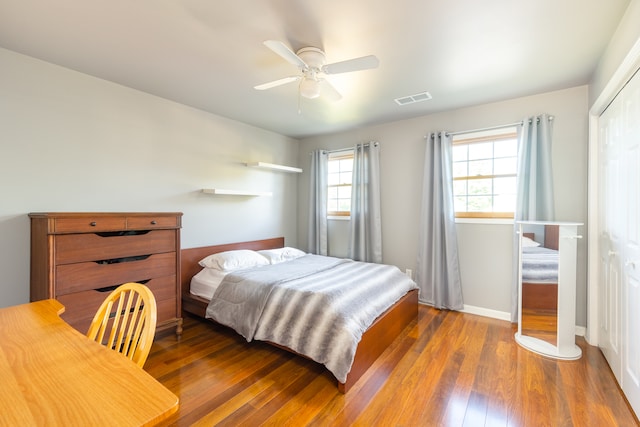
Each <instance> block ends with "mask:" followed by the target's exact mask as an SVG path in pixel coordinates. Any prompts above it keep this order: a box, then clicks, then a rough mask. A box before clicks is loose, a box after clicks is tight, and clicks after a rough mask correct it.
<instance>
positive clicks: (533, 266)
mask: <svg viewBox="0 0 640 427" xmlns="http://www.w3.org/2000/svg"><path fill="white" fill-rule="evenodd" d="M522 281H523V282H525V283H558V251H556V250H554V249H548V248H545V247H542V246H538V247H529V248H522Z"/></svg>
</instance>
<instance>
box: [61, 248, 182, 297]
mask: <svg viewBox="0 0 640 427" xmlns="http://www.w3.org/2000/svg"><path fill="white" fill-rule="evenodd" d="M176 269H177V266H176V253H175V252H167V253H163V254H153V255H150V256H148V257H145V258H144V259H135V258H133V259H124V260H122V262H117V263H111V264H107V263H105V264H100V263H96V262H80V263H75V264H63V265H59V266H56V289H57V290H56V296H58V295H66V294H69V293H73V292H79V291H87V290H91V289H99V288H103V287H107V286H114V285H119V284H121V283H126V282H140V281H144V280H149V279H153V278H156V277H163V276H171V275H175V273H176Z"/></svg>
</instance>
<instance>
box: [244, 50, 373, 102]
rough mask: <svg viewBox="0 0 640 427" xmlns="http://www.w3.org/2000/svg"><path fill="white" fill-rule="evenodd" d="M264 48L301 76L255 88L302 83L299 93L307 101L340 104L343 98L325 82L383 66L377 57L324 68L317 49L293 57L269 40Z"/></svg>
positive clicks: (323, 59) (335, 63)
mask: <svg viewBox="0 0 640 427" xmlns="http://www.w3.org/2000/svg"><path fill="white" fill-rule="evenodd" d="M264 45H265V46H267V47H268V48H269V49H271V50H272V51H274V52H275V53H277V54H278V55H280V56H281V57H282V58H284V59H285V60H287V61H288V62H290V63H291V64H293V65H295V66H296V67H298V68H299V69H300V72H301V74H299V75H296V76H289V77H285V78H282V79H279V80H275V81H272V82H269V83H264V84H261V85H258V86H255V89H257V90H265V89H271V88H274V87H276V86H281V85H284V84H287V83H293V82H298V81H299V82H300V85H299V93H300V95H301V96H304V97H305V98H309V99H314V98H317V97H319V96H320V95H321V94H322V95H323V96H326V97H327V98H328V99H330V100H333V101H338V100H340V99H341V98H342V95H340V93H339V92H338V91H337V90H336V89H335V88H334V87H333V85H332V84H331V83H329V81H328V80H327V79H326V78H325V77H326V76H327V75H329V74H339V73H350V72H352V71H361V70H369V69H371V68H376V67H378V64H379V63H380V62H379V61H378V58H376V57H375V56H374V55H368V56H361V57H359V58H353V59H347V60H345V61H340V62H334V63H332V64H325V62H326V58H325V54H324V52H323V51H322V50H321V49H318V48H316V47H303V48H302V49H299V50H298V51H297V52H296V53H293V51H292V50H291V49H289V48H288V47H287V46H286V45H285V44H284V43H282V42H279V41H276V40H267V41H265V42H264Z"/></svg>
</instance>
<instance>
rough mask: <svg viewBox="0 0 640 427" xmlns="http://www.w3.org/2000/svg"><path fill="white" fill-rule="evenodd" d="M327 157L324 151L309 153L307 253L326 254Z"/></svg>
mask: <svg viewBox="0 0 640 427" xmlns="http://www.w3.org/2000/svg"><path fill="white" fill-rule="evenodd" d="M328 164H329V155H328V154H327V152H326V151H324V150H315V151H313V152H312V153H311V167H310V168H309V235H308V240H309V243H308V251H309V252H310V253H313V254H316V255H327V254H328V252H329V251H328V250H329V248H328V242H327V238H328V234H327V169H328Z"/></svg>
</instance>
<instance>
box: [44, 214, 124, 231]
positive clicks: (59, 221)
mask: <svg viewBox="0 0 640 427" xmlns="http://www.w3.org/2000/svg"><path fill="white" fill-rule="evenodd" d="M52 221H53V230H52V231H53V232H54V233H95V232H98V231H117V230H124V229H125V228H126V225H127V218H126V217H125V216H109V217H102V216H95V217H79V218H54V219H52Z"/></svg>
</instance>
